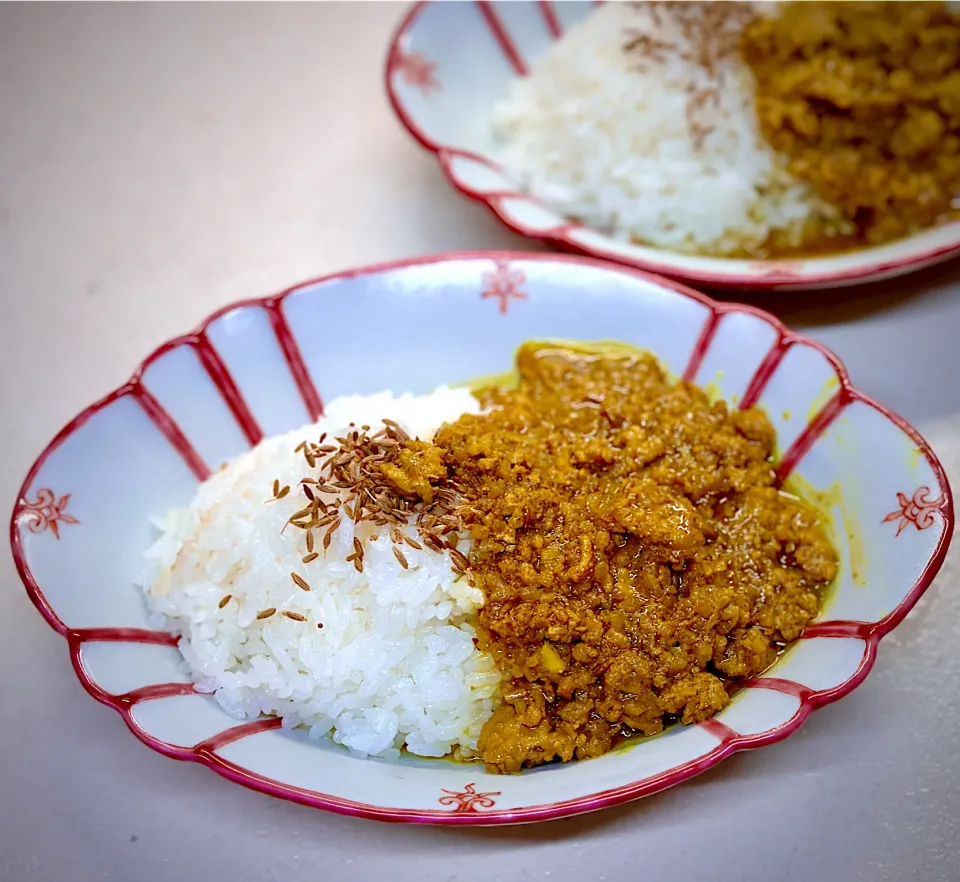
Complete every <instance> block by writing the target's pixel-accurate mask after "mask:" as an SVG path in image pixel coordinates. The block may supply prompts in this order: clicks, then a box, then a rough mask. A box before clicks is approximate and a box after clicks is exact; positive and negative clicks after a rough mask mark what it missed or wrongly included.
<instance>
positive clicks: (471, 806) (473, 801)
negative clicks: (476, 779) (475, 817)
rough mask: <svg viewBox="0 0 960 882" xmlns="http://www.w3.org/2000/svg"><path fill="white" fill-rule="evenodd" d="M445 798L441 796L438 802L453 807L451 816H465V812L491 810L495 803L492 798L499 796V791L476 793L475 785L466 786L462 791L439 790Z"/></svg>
mask: <svg viewBox="0 0 960 882" xmlns="http://www.w3.org/2000/svg"><path fill="white" fill-rule="evenodd" d="M440 789H441V791H442V792H443V793H446V794H447V795H446V796H441V797H440V799H439V800H438V802H439V803H440V805H452V806H454V809H453V812H452V813H451V814H454V815H456V814H465V813H467V812H478V811H480V809H485V808H493V807H494V806H495V805H496V804H497V803H496V800H495V799H493V798H492V797H494V796H499V795H500V791H499V790H493V791H491V792H489V793H477V785H476V784H474V783H472V782H471V783H470V784H467V785H466V787H464V788H463V790H447V789H445V788H443V787H441V788H440Z"/></svg>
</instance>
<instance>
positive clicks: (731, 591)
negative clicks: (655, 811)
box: [390, 342, 838, 772]
mask: <svg viewBox="0 0 960 882" xmlns="http://www.w3.org/2000/svg"><path fill="white" fill-rule="evenodd" d="M516 367H517V371H516V378H515V382H514V383H513V384H511V385H510V386H503V385H499V386H498V385H495V386H491V387H487V388H483V389H480V390H478V391H477V392H476V393H475V394H477V396H478V397H479V398H480V399H481V401H482V402H483V403H484V404H486V405H490V407H489V409H486V410H485V411H484V412H483V413H481V414H470V415H464V416H463V417H461V418H460V419H459V420H457V421H456V422H454V423H452V424H449V425H447V426H445V427H443V428H442V429H441V430H440V431H439V432H438V433H437V435H436V436H435V437H434V439H433V442H432V443H426V442H422V441H410V442H407V443H406V449H404V450H403V452H402V453H401V456H400V458H399V459H398V460H397V465H396V467H395V469H394V470H393V474H392V475H391V476H390V478H391V482H392V483H393V484H394V486H395V487H396V488H397V489H398V491H400V492H402V493H404V494H405V495H407V496H412V497H417V498H420V499H422V500H424V501H429V500H430V499H431V498H433V497H435V496H436V495H437V494H438V493H439V492H442V491H443V489H444V488H447V489H452V490H454V491H455V492H456V493H457V495H458V496H459V498H460V500H461V503H460V506H459V512H458V515H459V517H460V519H461V521H462V525H463V528H464V529H465V530H467V531H468V532H469V533H470V534H471V535H472V537H473V543H472V546H471V552H470V556H469V576H470V578H471V579H473V580H475V583H476V584H477V585H478V586H479V587H480V588H481V590H482V592H483V594H484V598H485V602H484V604H483V606H482V607H481V609H480V611H479V621H478V628H477V638H476V639H477V642H478V646H479V648H481V649H482V650H485V651H487V652H489V653H491V654H492V655H493V657H494V659H495V660H496V664H497V666H498V668H499V669H500V671H501V672H502V674H503V675H504V681H503V687H502V695H501V703H500V705H499V706H498V708H497V709H496V710H495V711H494V713H493V714H492V716H491V717H490V718H489V719H488V720H487V722H486V724H485V725H484V727H483V730H482V733H481V735H480V739H479V754H480V757H481V758H482V760H483V761H484V762H485V763H486V764H487V766H488V767H489V768H490V769H491V770H494V771H499V772H517V771H519V770H520V769H522V768H524V767H530V766H536V765H539V764H541V763H549V762H552V761H556V760H562V761H564V762H566V761H569V760H573V759H586V758H589V757H596V756H599V755H601V754H603V753H605V752H607V751H609V750H610V749H611V748H613V747H614V746H615V745H617V744H618V743H619V742H620V741H622V740H623V739H625V738H628V737H630V736H633V735H638V734H639V735H653V734H656V733H658V732H660V731H662V730H663V728H664V727H665V726H667V725H669V724H671V723H674V722H680V723H683V724H690V723H696V722H699V721H702V720H706V719H708V718H710V717H711V716H713V715H714V714H716V713H717V712H718V711H720V710H722V709H723V708H724V707H726V705H727V704H728V703H729V702H730V699H731V695H732V694H733V693H734V692H735V690H736V689H737V688H738V686H739V685H741V684H742V683H743V682H744V681H746V680H747V679H749V678H751V677H753V676H756V675H757V674H759V673H760V672H761V671H763V670H764V669H765V668H767V667H769V666H770V665H771V664H772V663H773V662H774V661H775V660H776V658H777V656H778V654H779V653H780V652H781V651H782V650H783V649H784V647H786V646H787V645H788V644H789V643H790V642H791V641H793V640H795V639H797V637H798V636H799V635H800V634H801V632H802V631H803V629H804V627H805V626H806V625H807V624H808V623H809V622H810V621H811V620H812V619H813V618H814V617H816V615H817V613H818V610H819V608H820V604H821V600H822V598H823V595H824V591H825V589H826V588H827V586H828V585H829V584H830V582H831V581H832V580H833V579H834V577H835V576H836V573H837V565H838V558H837V553H836V551H835V549H834V548H833V547H832V545H831V543H830V541H829V539H828V536H827V533H826V531H825V528H824V524H823V522H822V517H821V515H820V514H819V513H818V512H817V511H816V510H815V509H814V508H813V507H811V506H809V505H807V504H805V503H804V502H803V501H802V500H800V499H798V498H797V497H795V496H793V495H788V494H786V493H783V492H781V491H780V490H779V489H778V488H777V486H776V483H775V478H774V449H775V444H776V436H775V431H774V429H773V427H772V426H771V424H770V422H769V420H768V419H767V417H766V415H765V414H764V413H763V412H762V411H761V410H759V409H757V408H748V409H745V410H732V411H731V410H730V408H728V406H727V404H726V403H725V402H723V401H711V400H710V398H709V397H708V395H707V394H706V392H704V391H703V390H702V389H700V388H698V387H696V386H694V385H691V384H689V383H683V382H672V381H671V380H670V379H669V378H668V377H667V376H666V374H665V372H664V370H663V369H662V367H661V366H660V365H659V363H658V362H657V360H656V358H654V357H653V356H652V355H650V354H647V353H645V352H640V351H638V350H634V349H627V348H620V349H619V350H618V349H615V348H610V347H607V348H600V347H595V348H591V347H579V346H577V347H571V346H569V345H567V344H564V345H554V344H546V343H535V342H531V343H527V344H525V345H524V346H523V347H522V348H521V349H520V350H519V352H518V355H517V365H516Z"/></svg>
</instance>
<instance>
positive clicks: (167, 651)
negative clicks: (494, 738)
mask: <svg viewBox="0 0 960 882" xmlns="http://www.w3.org/2000/svg"><path fill="white" fill-rule="evenodd" d="M357 315H362V316H363V317H364V320H363V322H362V323H360V324H358V323H357V322H356V316H357ZM351 322H352V323H353V324H352V327H353V328H354V330H353V331H352V332H350V333H346V332H340V333H331V332H330V331H329V329H331V328H334V329H336V328H347V327H351V325H350V323H351ZM530 338H555V339H580V340H590V339H594V340H599V339H617V340H622V341H624V342H628V343H633V344H635V345H637V346H640V347H643V348H647V349H651V350H653V351H655V352H656V353H657V355H658V356H659V357H660V358H661V360H662V361H663V362H664V364H665V365H666V366H667V368H668V370H669V371H670V372H671V373H672V374H673V375H675V376H677V377H683V378H685V379H687V380H690V381H695V382H697V383H698V384H700V385H703V386H706V387H708V388H711V389H713V390H714V391H715V392H716V393H717V394H719V395H722V396H723V397H724V398H726V399H727V400H728V401H731V402H738V403H739V405H740V406H741V407H743V406H748V405H750V404H755V403H757V404H760V405H761V406H763V407H764V408H765V410H766V412H767V413H768V414H769V416H770V418H771V420H772V422H773V423H774V425H775V427H776V428H777V430H778V434H779V438H780V440H781V443H782V446H783V453H782V456H781V457H780V464H779V471H778V474H779V477H780V479H781V480H782V479H785V478H787V476H788V475H792V474H795V475H797V476H799V477H801V478H802V479H803V480H804V481H805V482H807V483H808V484H809V485H811V486H812V487H815V488H819V489H820V490H823V491H825V492H826V494H827V497H829V498H832V499H833V502H834V503H836V505H835V506H834V509H833V512H834V517H835V518H840V519H842V523H843V527H844V529H843V530H838V536H837V537H836V539H837V542H838V546H839V548H840V552H841V575H840V577H839V578H838V585H837V587H836V589H835V590H834V591H833V593H832V597H831V598H830V599H829V601H828V602H827V604H826V605H825V609H824V610H822V612H821V616H820V618H819V619H818V620H817V621H816V622H815V623H814V624H812V625H811V626H810V627H809V628H808V629H807V630H806V632H805V633H804V635H803V637H802V638H801V640H800V641H798V642H797V644H795V645H794V646H793V647H791V648H790V650H789V651H788V652H786V653H785V654H784V656H783V658H782V659H781V661H779V662H778V663H777V665H775V666H774V668H772V669H771V670H769V671H767V672H765V673H764V674H763V675H762V676H760V677H758V678H756V679H755V680H753V681H751V682H750V683H749V684H747V686H746V687H745V688H744V689H743V690H742V691H741V692H740V693H738V695H737V696H736V697H735V699H734V701H733V702H732V703H731V704H730V706H729V707H727V708H726V709H725V710H724V711H723V712H721V713H720V714H718V715H717V716H716V717H715V718H713V719H711V720H708V721H706V722H705V723H701V724H699V725H696V726H688V727H679V728H677V727H675V728H673V729H670V730H668V731H667V732H666V733H664V734H663V735H660V736H657V737H655V738H652V739H644V740H640V741H638V742H635V743H632V744H630V745H628V746H627V747H625V748H623V749H618V750H616V751H614V752H612V753H610V754H607V755H605V756H603V757H600V758H598V759H593V760H589V761H584V762H579V763H570V764H567V765H561V766H550V767H543V768H540V769H536V770H532V771H530V772H525V773H523V774H521V775H517V776H496V775H491V774H489V773H487V772H486V771H485V770H484V769H483V768H482V767H478V766H464V765H458V764H456V763H448V762H437V761H418V760H409V759H401V760H398V761H395V762H392V761H390V762H388V761H382V760H359V759H356V758H355V757H352V756H350V755H349V754H348V753H347V752H346V751H344V750H342V749H340V748H337V747H335V746H334V745H333V744H332V743H329V742H323V741H321V742H310V741H309V740H308V739H306V738H305V737H301V736H300V735H299V734H298V733H296V732H289V731H287V730H284V729H282V728H281V726H280V723H279V721H278V720H276V719H272V718H264V719H259V720H254V721H250V722H246V723H241V724H238V723H237V721H236V720H234V719H232V718H230V717H228V716H227V715H226V714H225V713H224V712H223V711H222V710H221V709H220V708H219V707H218V706H217V705H216V703H215V702H214V701H213V699H212V698H211V697H210V696H205V695H200V694H198V693H196V692H195V691H194V689H193V686H192V684H191V683H190V681H189V677H188V676H187V675H186V673H185V672H184V670H183V665H182V659H180V657H179V651H178V650H177V649H176V639H175V638H174V637H173V635H171V634H168V633H165V632H162V631H155V630H150V626H149V622H148V616H147V612H146V608H145V604H144V602H143V598H142V596H141V594H140V592H139V591H138V590H137V589H136V588H135V587H134V585H133V584H132V583H133V581H134V579H135V578H136V574H137V570H138V564H139V561H140V559H141V555H142V552H143V551H144V550H145V549H146V547H147V546H148V545H149V544H150V542H151V539H152V534H151V531H150V526H149V517H150V516H151V515H156V514H159V513H162V512H163V511H164V510H166V508H168V507H169V506H171V505H176V504H184V503H185V502H186V501H187V500H189V498H190V497H191V496H192V495H193V493H194V491H195V488H196V485H197V482H198V481H200V480H202V479H203V478H205V477H206V476H207V475H208V474H209V473H210V471H211V469H212V468H215V467H216V466H217V465H218V464H219V463H220V462H223V461H226V460H228V459H230V458H232V457H233V456H235V455H237V454H238V453H240V452H241V451H242V450H245V449H248V448H249V447H250V446H251V445H253V444H255V443H257V441H259V440H260V439H261V438H262V437H264V436H265V435H273V434H276V433H278V432H281V431H287V430H289V429H292V428H295V427H297V426H299V425H303V424H305V423H307V422H309V421H311V420H313V419H315V418H316V416H317V415H318V414H319V413H320V412H321V411H322V400H321V397H320V394H319V392H318V389H322V390H323V394H324V395H326V396H330V397H332V396H335V395H340V394H344V393H347V392H357V393H369V392H373V391H379V390H381V389H383V388H384V387H385V386H386V385H388V382H385V379H384V378H389V385H392V386H393V388H394V389H396V390H398V391H400V390H410V391H415V392H418V391H419V392H422V391H427V390H429V389H431V388H435V387H436V386H437V385H441V384H444V383H450V382H457V381H465V380H468V379H470V378H471V377H476V376H483V375H490V374H492V373H496V372H499V371H502V370H503V368H504V365H505V364H507V363H508V362H509V361H510V359H511V358H512V355H513V352H514V350H515V348H516V346H517V345H519V343H520V342H522V341H523V340H525V339H530ZM371 352H373V353H376V355H377V357H376V358H371V357H370V353H371ZM804 414H805V415H806V416H802V415H804ZM837 492H839V496H837ZM831 494H833V495H832V496H831ZM825 498H826V497H825ZM952 528H953V504H952V499H951V495H950V490H949V487H948V485H947V479H946V477H945V475H944V472H943V469H942V468H941V466H940V463H939V462H938V461H937V459H936V457H935V455H934V454H933V452H932V451H931V450H930V448H929V446H928V445H927V443H926V442H925V441H924V440H923V438H921V437H920V435H919V434H918V433H917V432H916V431H915V430H914V429H913V428H911V427H910V426H909V425H907V423H905V422H904V421H903V420H902V419H900V418H899V417H897V416H895V415H893V414H891V413H890V412H889V411H887V410H886V409H884V408H883V407H881V406H880V405H878V404H876V403H874V402H873V401H871V400H870V399H869V398H867V397H866V396H865V395H863V394H862V393H861V392H859V391H858V390H857V389H855V388H854V386H853V385H852V384H851V382H850V379H849V377H848V376H847V373H846V371H845V369H844V368H843V365H842V364H841V363H840V361H839V360H838V359H837V358H836V356H834V355H833V354H832V353H830V352H829V351H828V350H826V349H825V348H824V347H823V346H821V345H820V344H819V343H816V342H814V341H812V340H809V339H807V338H806V337H803V336H801V335H799V334H796V333H794V332H792V331H789V330H788V329H787V328H785V327H784V326H783V325H782V324H781V323H780V322H779V321H778V320H777V319H775V318H774V317H772V316H770V315H767V314H766V313H764V312H761V311H759V310H757V309H754V308H752V307H748V306H740V305H735V304H727V303H723V304H720V303H716V302H714V301H713V300H711V299H709V298H707V297H705V296H703V295H702V294H698V293H697V292H695V291H692V290H690V289H688V288H685V287H683V286H681V285H679V284H677V283H674V282H670V281H666V280H664V279H659V278H657V277H655V276H650V275H648V274H646V273H643V272H640V271H637V270H634V269H629V268H625V267H618V266H613V265H611V264H604V263H601V262H598V261H594V260H590V259H586V258H580V257H571V256H562V255H546V254H526V253H511V252H481V253H463V254H453V255H439V256H435V257H427V258H419V259H414V260H408V261H401V262H397V263H391V264H384V265H380V266H374V267H369V268H365V269H357V270H351V271H349V272H344V273H338V274H334V275H331V276H325V277H324V278H322V279H319V280H316V281H313V282H307V283H305V284H302V285H298V286H296V287H294V288H291V289H289V290H287V291H284V292H283V293H281V294H278V295H276V296H273V297H267V298H265V299H262V300H249V301H244V302H241V303H237V304H234V305H231V306H228V307H226V308H224V309H221V310H219V311H218V312H216V313H215V314H214V315H212V316H211V317H210V318H208V319H207V320H206V321H205V322H203V324H202V325H201V326H200V327H199V328H198V329H197V330H196V331H194V332H193V333H191V334H187V335H185V336H182V337H177V338H176V339H174V340H171V341H169V342H168V343H166V344H164V345H163V346H161V347H159V348H158V349H157V350H156V351H154V352H153V353H152V354H151V355H150V356H148V357H147V359H146V360H145V361H144V362H143V363H142V364H141V365H140V367H139V368H138V369H137V370H136V371H135V372H134V374H133V376H132V377H131V378H130V380H129V381H128V382H126V383H125V384H124V385H122V386H120V387H119V388H118V389H115V390H114V391H113V392H111V393H110V394H108V395H107V396H105V397H104V398H102V399H101V400H100V401H98V402H96V403H95V404H93V405H91V406H90V407H89V408H87V409H86V410H84V411H83V412H82V413H81V414H79V415H78V416H77V417H75V418H74V419H73V420H71V421H70V422H69V423H68V424H67V425H66V426H65V427H64V428H63V429H62V430H61V431H60V432H59V433H58V434H57V435H56V437H55V438H54V439H53V440H52V441H51V442H50V444H49V445H47V447H46V449H45V450H44V451H43V452H42V453H41V454H40V456H39V457H38V459H37V460H36V462H35V463H34V465H33V466H32V467H31V468H30V471H29V473H28V475H27V477H26V479H25V481H24V483H23V486H22V487H21V489H20V491H19V494H18V496H17V501H16V504H15V507H14V511H13V515H12V518H11V522H10V540H11V546H12V550H13V556H14V560H15V562H16V566H17V569H18V571H19V573H20V576H21V578H22V579H23V582H24V585H25V586H26V589H27V593H28V594H29V596H30V598H31V600H32V601H33V603H34V604H35V605H36V607H37V608H38V609H39V610H40V612H41V613H42V615H43V617H44V618H45V619H46V620H47V622H48V623H49V624H50V625H51V627H53V628H54V629H55V630H56V631H57V632H58V633H60V634H61V635H62V636H64V637H65V638H66V640H67V643H68V647H69V653H70V658H71V661H72V663H73V666H74V669H75V671H76V674H77V676H78V677H79V678H80V681H81V682H82V683H83V685H84V687H85V688H86V690H87V691H88V692H89V693H90V694H91V695H92V696H93V697H94V698H96V699H97V700H98V701H101V702H103V703H104V704H106V705H108V706H110V707H112V708H114V709H115V710H116V711H118V712H119V713H120V715H121V716H122V717H123V719H124V721H125V722H126V724H127V725H128V726H129V728H130V729H131V731H132V732H133V733H134V734H135V735H136V736H137V737H138V738H139V739H140V740H141V741H143V742H144V743H145V744H147V745H148V746H149V747H151V748H153V749H154V750H156V751H158V752H160V753H163V754H165V755H166V756H170V757H173V758H175V759H180V760H189V761H194V762H199V763H202V764H203V765H206V766H208V767H210V768H211V769H213V770H214V771H216V772H217V773H218V774H220V775H222V776H224V777H226V778H229V779H231V780H233V781H236V782H238V783H240V784H243V785H245V786H247V787H251V788H253V789H256V790H260V791H262V792H264V793H268V794H271V795H273V796H277V797H281V798H284V799H289V800H293V801H295V802H300V803H303V804H305V805H310V806H314V807H317V808H325V809H329V810H332V811H336V812H341V813H344V814H350V815H361V816H364V817H368V818H376V819H380V820H390V821H407V822H416V823H437V824H466V825H471V824H506V823H517V822H526V821H538V820H547V819H551V818H559V817H564V816H566V815H572V814H576V813H579V812H585V811H592V810H595V809H599V808H603V807H605V806H610V805H614V804H617V803H621V802H625V801H627V800H631V799H635V798H637V797H640V796H644V795H647V794H650V793H654V792H656V791H659V790H663V789H664V788H666V787H670V786H672V785H674V784H677V783H679V782H681V781H684V780H686V779H687V778H690V777H692V776H694V775H696V774H698V773H699V772H702V771H704V770H705V769H708V768H710V767H711V766H713V765H716V764H717V763H718V762H720V761H721V760H722V759H724V758H725V757H727V756H729V755H730V754H732V753H734V752H735V751H738V750H745V749H749V748H755V747H760V746H763V745H766V744H770V743H772V742H775V741H779V740H781V739H782V738H785V737H787V736H788V735H790V734H791V733H792V732H794V731H796V730H797V729H798V728H799V727H800V725H801V724H802V723H803V722H804V720H805V719H806V718H807V717H808V716H809V714H810V713H811V712H812V711H813V710H814V709H816V708H818V707H820V706H822V705H824V704H827V703H829V702H832V701H835V700H836V699H838V698H841V697H842V696H844V695H846V694H847V693H849V692H850V691H851V690H852V689H854V688H855V687H856V686H857V685H858V684H859V683H860V682H862V680H863V679H864V677H866V675H867V673H868V672H869V670H870V668H871V666H872V665H873V662H874V659H875V657H876V652H877V644H878V643H879V641H880V639H881V638H882V637H883V636H884V635H885V634H887V633H888V632H889V631H891V630H892V629H893V628H894V627H895V626H896V625H897V624H898V623H899V622H900V621H901V620H902V619H903V617H904V616H905V615H906V614H907V612H908V611H909V610H910V608H911V607H912V606H913V605H914V603H915V602H916V601H917V599H918V598H919V597H920V595H921V594H922V593H923V591H924V590H925V589H926V588H927V586H928V585H929V584H930V582H931V580H932V579H933V577H934V575H935V574H936V572H937V570H938V569H939V567H940V565H941V563H942V561H943V558H944V555H945V554H946V550H947V545H948V543H949V538H950V536H951V533H952ZM850 535H853V536H854V538H853V539H850V538H849V537H850Z"/></svg>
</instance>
